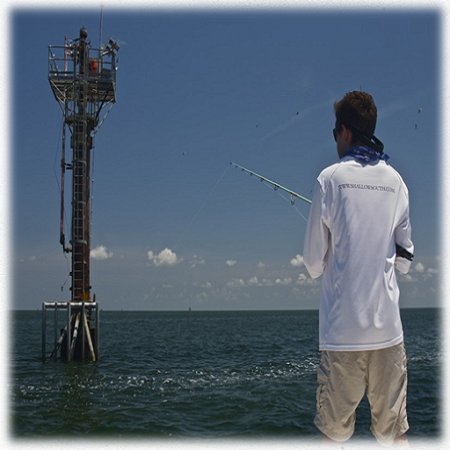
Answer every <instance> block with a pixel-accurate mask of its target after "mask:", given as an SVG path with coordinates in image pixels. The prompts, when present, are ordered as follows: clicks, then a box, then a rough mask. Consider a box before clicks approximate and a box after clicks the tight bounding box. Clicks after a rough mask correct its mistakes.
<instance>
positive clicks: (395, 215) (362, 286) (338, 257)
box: [303, 91, 414, 445]
mask: <svg viewBox="0 0 450 450" xmlns="http://www.w3.org/2000/svg"><path fill="white" fill-rule="evenodd" d="M334 109H335V116H336V126H335V129H334V130H333V134H334V138H335V141H336V145H337V152H338V156H339V159H340V161H339V162H337V163H335V164H333V165H331V166H329V167H327V168H326V169H324V170H323V171H322V172H321V174H320V175H319V177H318V178H317V182H316V185H315V188H314V194H313V200H312V206H311V211H310V215H309V220H308V225H307V229H306V235H305V242H304V249H303V251H304V255H303V258H304V262H305V265H306V268H307V269H308V272H309V273H310V275H311V277H312V278H316V277H319V276H320V275H323V279H322V285H321V293H320V308H319V348H320V350H321V352H322V354H321V363H320V366H319V368H318V383H319V387H318V390H317V412H316V417H315V420H314V423H315V424H316V426H317V427H318V428H319V430H321V431H322V433H323V434H324V438H325V439H326V438H328V439H331V440H333V441H339V442H343V441H346V440H348V439H349V438H350V437H351V436H352V434H353V432H354V424H355V418H356V415H355V411H356V408H357V406H358V404H359V403H360V401H361V399H362V398H363V396H364V393H365V392H366V391H367V397H368V400H369V403H370V407H371V414H372V426H371V431H372V433H373V434H374V436H375V437H376V439H377V440H378V441H379V442H380V443H381V444H383V445H391V444H392V443H393V442H394V441H397V442H399V443H400V442H403V443H405V444H407V439H406V431H407V430H408V421H407V416H406V384H407V374H406V355H405V349H404V345H403V329H402V323H401V319H400V310H399V288H398V285H397V280H396V274H395V269H398V270H399V271H400V272H402V273H407V272H408V270H409V268H410V265H411V261H412V258H413V251H414V246H413V243H412V241H411V225H410V221H409V200H408V190H407V187H406V185H405V183H404V182H403V180H402V178H401V177H400V175H399V174H398V173H397V172H396V171H395V170H394V169H393V168H392V167H391V166H390V165H388V164H387V159H388V156H387V155H386V154H385V153H384V152H383V144H382V143H381V142H380V141H379V140H378V139H377V138H376V137H375V136H374V131H375V126H376V121H377V108H376V106H375V103H374V101H373V98H372V96H371V95H369V94H367V93H364V92H359V91H354V92H349V93H347V94H346V95H345V96H344V97H343V99H342V100H341V101H339V102H337V103H335V105H334Z"/></svg>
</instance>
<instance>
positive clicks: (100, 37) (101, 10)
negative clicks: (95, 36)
mask: <svg viewBox="0 0 450 450" xmlns="http://www.w3.org/2000/svg"><path fill="white" fill-rule="evenodd" d="M104 6H105V4H104V3H103V2H101V3H100V36H99V40H98V56H99V58H100V53H101V51H102V39H103V36H102V34H103V8H104Z"/></svg>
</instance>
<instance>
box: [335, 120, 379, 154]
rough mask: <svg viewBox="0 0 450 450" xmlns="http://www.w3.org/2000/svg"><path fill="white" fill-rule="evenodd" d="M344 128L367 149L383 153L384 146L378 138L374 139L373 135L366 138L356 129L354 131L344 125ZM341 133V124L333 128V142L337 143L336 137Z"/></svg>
mask: <svg viewBox="0 0 450 450" xmlns="http://www.w3.org/2000/svg"><path fill="white" fill-rule="evenodd" d="M345 126H346V127H347V128H348V129H349V130H350V131H351V132H352V133H353V135H354V136H355V137H356V138H358V139H360V140H361V141H362V142H363V143H364V144H365V145H367V146H368V147H370V148H372V149H374V150H375V151H377V152H380V153H381V152H382V151H383V149H384V144H383V143H382V142H381V141H380V140H379V139H378V138H376V137H375V135H373V136H372V137H371V138H368V137H367V136H364V134H362V133H361V132H360V131H358V130H357V129H355V128H353V127H351V126H349V125H345ZM341 131H342V124H339V125H337V126H336V127H335V128H333V137H334V140H335V142H337V135H338V133H340V132H341Z"/></svg>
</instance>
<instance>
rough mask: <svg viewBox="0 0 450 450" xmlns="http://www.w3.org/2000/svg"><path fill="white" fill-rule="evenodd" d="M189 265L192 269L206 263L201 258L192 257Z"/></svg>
mask: <svg viewBox="0 0 450 450" xmlns="http://www.w3.org/2000/svg"><path fill="white" fill-rule="evenodd" d="M189 263H190V265H191V267H192V268H194V267H197V266H203V265H204V264H205V263H206V261H205V260H204V259H203V258H202V257H200V256H197V255H194V256H193V258H192V260H191V261H190V262H189Z"/></svg>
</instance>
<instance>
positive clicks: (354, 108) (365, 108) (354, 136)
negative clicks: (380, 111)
mask: <svg viewBox="0 0 450 450" xmlns="http://www.w3.org/2000/svg"><path fill="white" fill-rule="evenodd" d="M334 113H335V116H336V128H335V130H336V133H335V138H337V137H338V136H339V134H340V133H342V132H344V135H343V136H342V139H339V141H340V142H338V139H336V141H337V142H338V153H339V157H342V155H341V153H342V152H345V151H346V150H347V149H348V148H349V147H350V146H352V145H355V144H358V143H362V142H361V139H360V138H359V135H360V134H362V135H363V136H365V137H366V138H367V139H368V140H369V141H370V139H371V138H372V137H373V134H374V132H375V127H376V124H377V107H376V106H375V103H374V101H373V98H372V96H371V95H370V94H367V93H366V92H361V91H353V92H348V93H347V94H345V95H344V97H343V98H342V100H340V101H339V102H335V104H334ZM347 138H348V139H347ZM344 147H346V148H344Z"/></svg>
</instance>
